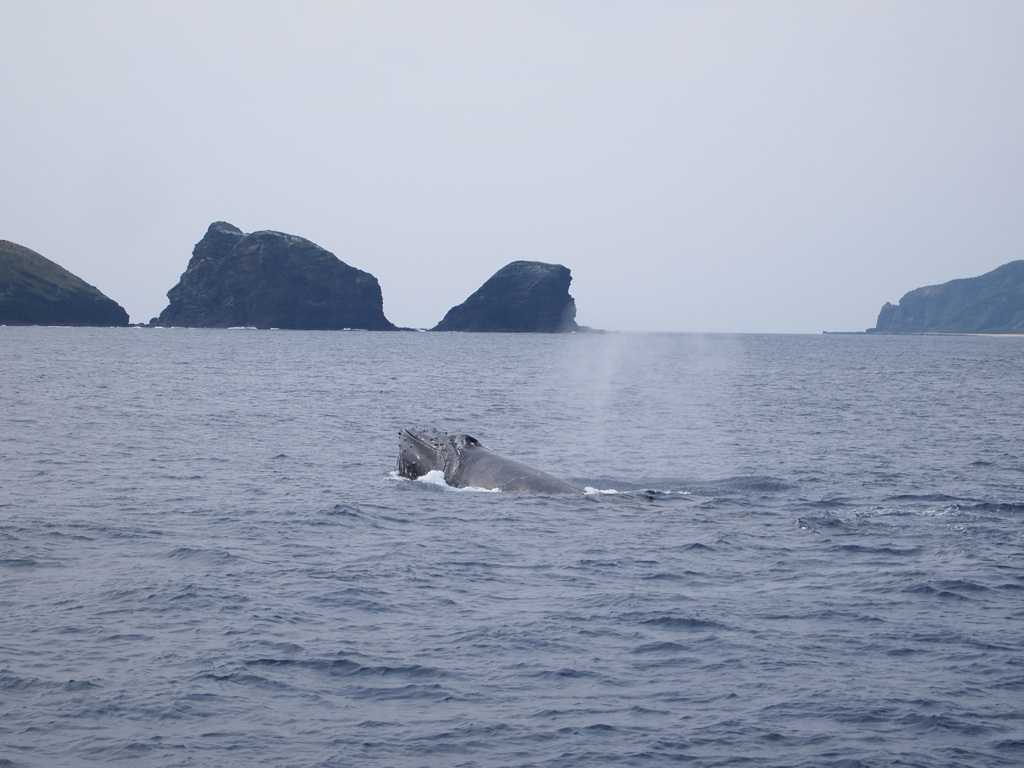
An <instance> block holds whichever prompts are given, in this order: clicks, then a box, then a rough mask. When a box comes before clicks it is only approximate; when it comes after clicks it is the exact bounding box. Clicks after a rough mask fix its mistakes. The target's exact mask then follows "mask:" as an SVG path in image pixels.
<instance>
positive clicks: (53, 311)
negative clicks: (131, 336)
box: [0, 240, 128, 326]
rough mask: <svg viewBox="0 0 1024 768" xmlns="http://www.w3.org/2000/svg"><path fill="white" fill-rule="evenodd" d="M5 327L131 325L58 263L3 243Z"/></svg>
mask: <svg viewBox="0 0 1024 768" xmlns="http://www.w3.org/2000/svg"><path fill="white" fill-rule="evenodd" d="M0 324H3V325H96V326H126V325H128V313H127V312H125V311H124V308H122V307H121V305H120V304H118V303H117V302H116V301H114V300H113V299H109V298H107V297H106V296H104V295H103V294H102V293H100V291H99V290H98V289H97V288H94V287H93V286H91V285H89V284H88V283H87V282H85V281H84V280H82V279H81V278H80V277H77V276H76V275H73V274H72V273H71V272H68V271H67V270H66V269H64V267H62V266H60V265H59V264H55V263H54V262H52V261H50V260H49V259H47V258H45V257H44V256H40V255H39V254H38V253H36V252H35V251H32V250H29V249H28V248H25V247H24V246H22V245H18V244H17V243H12V242H10V241H8V240H0Z"/></svg>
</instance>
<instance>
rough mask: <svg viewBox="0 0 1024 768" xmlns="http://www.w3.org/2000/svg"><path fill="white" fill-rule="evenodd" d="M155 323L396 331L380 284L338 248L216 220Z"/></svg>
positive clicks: (168, 324) (197, 246) (222, 326)
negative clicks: (336, 250)
mask: <svg viewBox="0 0 1024 768" xmlns="http://www.w3.org/2000/svg"><path fill="white" fill-rule="evenodd" d="M167 298H168V299H169V300H170V304H168V306H167V308H166V309H165V310H164V311H163V312H161V313H160V316H159V317H158V318H155V319H154V320H153V324H154V325H162V326H189V327H193V328H230V327H236V326H254V327H257V328H289V329H295V330H339V329H343V328H361V329H366V330H372V331H393V330H396V329H395V326H394V325H392V324H391V322H389V321H388V319H387V318H386V317H384V302H383V300H382V298H381V291H380V284H379V283H378V282H377V278H375V277H374V276H373V275H371V274H370V273H369V272H363V271H362V270H361V269H356V268H355V267H350V266H349V265H348V264H346V263H345V262H343V261H341V260H340V259H338V257H337V256H335V255H334V254H333V253H331V252H330V251H327V250H324V249H323V248H321V247H320V246H319V245H316V244H315V243H312V242H310V241H309V240H306V239H305V238H302V237H296V236H295V235H287V234H285V233H283V232H272V231H269V230H268V231H262V232H253V233H251V234H246V233H244V232H242V230H240V229H239V228H238V227H235V226H232V225H231V224H228V223H227V222H223V221H217V222H214V223H213V224H211V225H210V228H209V229H208V230H207V232H206V235H205V236H204V237H203V239H202V240H200V241H199V242H198V243H197V244H196V247H195V249H194V250H193V251H192V258H191V260H190V261H189V263H188V268H187V269H186V270H185V273H184V274H183V275H182V276H181V281H180V282H179V283H178V284H177V285H175V286H174V287H173V288H171V290H169V291H168V292H167Z"/></svg>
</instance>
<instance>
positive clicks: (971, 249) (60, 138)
mask: <svg viewBox="0 0 1024 768" xmlns="http://www.w3.org/2000/svg"><path fill="white" fill-rule="evenodd" d="M0 17H2V18H0V35H2V40H0V71H2V73H3V76H2V78H0V104H2V107H3V117H2V119H0V147H2V150H0V151H2V154H0V157H2V171H3V172H2V183H0V238H2V239H7V240H13V241H14V242H16V243H19V244H21V245H24V246H27V247H29V248H31V249H33V250H35V251H38V252H39V253H41V254H43V255H44V256H46V257H47V258H49V259H52V260H53V261H56V262H57V263H59V264H61V265H62V266H64V267H66V268H67V269H69V270H71V271H72V272H74V273H75V274H77V275H79V276H80V277H82V278H84V279H85V280H86V281H87V282H90V283H92V284H93V285H96V286H97V287H98V288H100V290H102V291H103V292H104V293H106V294H107V295H108V296H110V297H111V298H113V299H115V300H116V301H118V302H119V303H120V304H121V305H122V306H124V307H125V309H127V310H128V312H129V314H130V315H131V318H132V320H133V321H134V322H145V321H147V320H149V319H150V318H151V317H153V316H155V315H157V314H159V312H160V311H161V310H162V309H163V308H164V307H165V306H166V305H167V299H166V293H167V291H168V289H170V288H171V287H172V286H173V285H174V284H175V283H176V282H177V281H178V278H179V276H180V275H181V273H182V272H183V271H184V270H185V267H186V266H187V264H188V260H189V257H190V256H191V252H192V248H193V246H194V245H195V243H196V242H197V241H198V240H199V239H200V238H201V237H202V236H203V234H204V233H205V231H206V228H207V227H208V226H209V224H210V223H211V222H212V221H216V220H225V221H229V222H231V223H232V224H234V225H236V226H238V227H240V228H241V229H242V230H244V231H246V232H252V231H256V230H261V229H275V230H280V231H284V232H288V233H291V234H295V235H301V236H303V237H306V238H309V239H310V240H313V241H314V242H316V243H317V244H319V245H321V246H323V247H324V248H326V249H328V250H329V251H332V252H333V253H335V254H336V255H337V256H338V257H339V258H340V259H342V260H343V261H345V262H346V263H348V264H351V265H352V266H355V267H358V268H360V269H364V270H366V271H368V272H371V273H372V274H373V275H375V276H376V277H377V278H378V280H379V281H380V284H381V289H382V291H383V294H384V311H385V314H386V315H387V316H388V319H390V320H391V321H392V322H395V323H397V324H399V325H406V326H415V327H424V326H432V325H434V324H435V323H437V322H438V321H439V320H440V319H441V317H442V316H443V315H444V314H445V312H446V311H447V310H448V309H449V308H450V307H451V306H453V305H455V304H458V303H460V302H462V301H464V300H465V299H466V297H467V296H468V295H469V294H470V293H472V292H473V291H474V290H476V289H477V288H478V287H479V286H480V285H481V284H482V283H483V282H484V281H485V280H486V279H487V278H488V277H490V276H491V275H492V274H493V273H494V272H495V271H497V270H498V269H499V268H500V267H502V266H503V265H505V264H506V263H508V262H510V261H513V260H515V259H531V260H539V261H547V262H556V263H562V264H565V265H566V266H568V267H569V268H570V269H571V270H572V274H573V284H572V294H573V295H574V297H575V298H576V305H577V310H578V311H577V320H578V321H579V322H581V323H583V324H587V325H592V326H596V327H601V328H609V329H618V330H637V331H645V330H649V331H723V332H733V331H737V332H782V333H790V332H792V333H805V332H806V333H819V332H820V331H822V330H863V329H864V328H867V327H869V326H873V325H874V323H875V319H876V316H877V313H878V310H879V308H880V307H881V305H882V304H883V303H884V302H885V301H893V302H895V301H897V300H899V298H900V297H901V296H902V295H903V294H904V293H905V292H907V291H909V290H911V289H913V288H916V287H918V286H922V285H929V284H935V283H941V282H945V281H947V280H951V279H954V278H958V277H970V276H973V275H978V274H981V273H983V272H987V271H989V270H991V269H993V268H995V267H997V266H999V265H1000V264H1003V263H1006V262H1007V261H1012V260H1014V259H1019V258H1024V42H1022V41H1024V2H1020V1H1019V0H1006V1H994V2H987V1H986V0H962V1H960V2H943V1H942V0H927V1H925V2H914V1H910V0H908V1H903V0H883V1H882V2H870V1H865V0H856V1H855V2H854V1H852V0H851V2H822V0H811V1H809V2H786V1H785V0H781V1H780V2H764V1H763V0H755V1H752V2H699V1H694V2H687V1H686V0H665V1H660V0H649V1H645V0H617V1H615V2H610V1H608V0H537V1H536V2H530V1H529V0H525V1H519V2H501V1H497V2H489V1H488V0H471V1H467V2H448V1H445V0H438V1H436V2H430V1H428V0H414V1H410V2H389V1H388V0H367V1H365V2H361V1H351V2H349V1H348V0H322V1H319V2H314V1H312V0H280V1H271V0H263V1H259V0H173V1H169V2H160V1H154V2H147V1H146V0H125V1H124V2H114V1H111V0H90V2H79V0H66V1H61V0H0Z"/></svg>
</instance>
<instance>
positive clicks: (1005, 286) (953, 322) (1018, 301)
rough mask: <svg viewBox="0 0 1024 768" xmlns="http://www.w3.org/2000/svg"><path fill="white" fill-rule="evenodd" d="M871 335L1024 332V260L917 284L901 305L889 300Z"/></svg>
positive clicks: (868, 331) (871, 330)
mask: <svg viewBox="0 0 1024 768" xmlns="http://www.w3.org/2000/svg"><path fill="white" fill-rule="evenodd" d="M867 333H886V334H894V333H969V334H1019V333H1024V260H1021V261H1011V262H1010V263H1008V264H1003V266H1001V267H997V268H996V269H994V270H992V271H991V272H986V273H985V274H984V275H980V276H978V277H968V278H962V279H959V280H951V281H949V282H948V283H942V284H941V285H930V286H926V287H924V288H916V289H914V290H913V291H910V292H909V293H907V294H905V295H904V296H903V298H902V299H900V301H899V304H898V305H896V304H891V303H886V304H885V305H884V306H883V307H882V310H881V312H879V313H878V320H877V321H876V323H875V327H874V328H868V330H867Z"/></svg>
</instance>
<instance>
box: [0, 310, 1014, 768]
mask: <svg viewBox="0 0 1024 768" xmlns="http://www.w3.org/2000/svg"><path fill="white" fill-rule="evenodd" d="M0 354H2V365H0V766H18V767H19V768H21V767H23V766H31V767H33V768H61V767H62V766H68V767H70V766H83V765H126V766H127V765H130V766H595V765H600V766H662V765H669V764H682V765H687V766H726V765H728V766H734V765H736V766H739V765H742V766H808V767H810V766H814V767H815V768H819V767H821V766H846V767H854V766H888V765H900V766H922V767H924V766H927V767H928V768H938V767H940V766H986V767H991V766H1019V765H1022V764H1024V394H1022V382H1024V339H1021V338H982V337H933V336H911V337H869V336H826V335H822V336H756V335H752V336H738V335H722V336H716V335H710V336H702V335H632V334H608V335H571V336H543V335H539V336H538V335H522V336H520V335H471V334H466V335H464V334H427V333H390V334H389V333H364V332H351V333H345V332H336V333H309V332H285V331H276V332H275V331H241V330H239V331H213V330H143V329H71V328H0ZM409 424H411V425H422V426H432V427H436V428H439V429H444V430H446V431H449V432H456V431H465V432H468V433H470V434H472V435H474V436H475V437H477V438H478V439H479V440H481V441H482V442H483V443H484V444H485V445H487V446H489V447H490V448H492V449H493V450H495V451H497V452H499V453H502V454H505V455H508V456H510V457H513V458H516V459H519V460H521V461H524V462H526V463H529V464H533V465H535V466H538V467H542V468H543V469H545V470H547V471H549V472H551V473H552V474H555V475H558V476H561V477H565V478H566V479H569V480H572V481H574V482H577V483H579V484H581V485H584V486H589V487H590V488H591V489H593V490H592V491H591V492H590V493H587V494H585V495H584V494H581V495H579V496H567V497H542V496H517V495H510V494H502V493H476V492H472V491H463V490H454V489H449V488H447V487H444V486H439V485H437V484H431V483H429V482H412V481H408V480H404V479H401V478H397V477H396V476H395V472H394V469H395V464H396V459H397V445H398V438H397V433H398V430H399V428H401V427H402V426H404V425H409Z"/></svg>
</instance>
